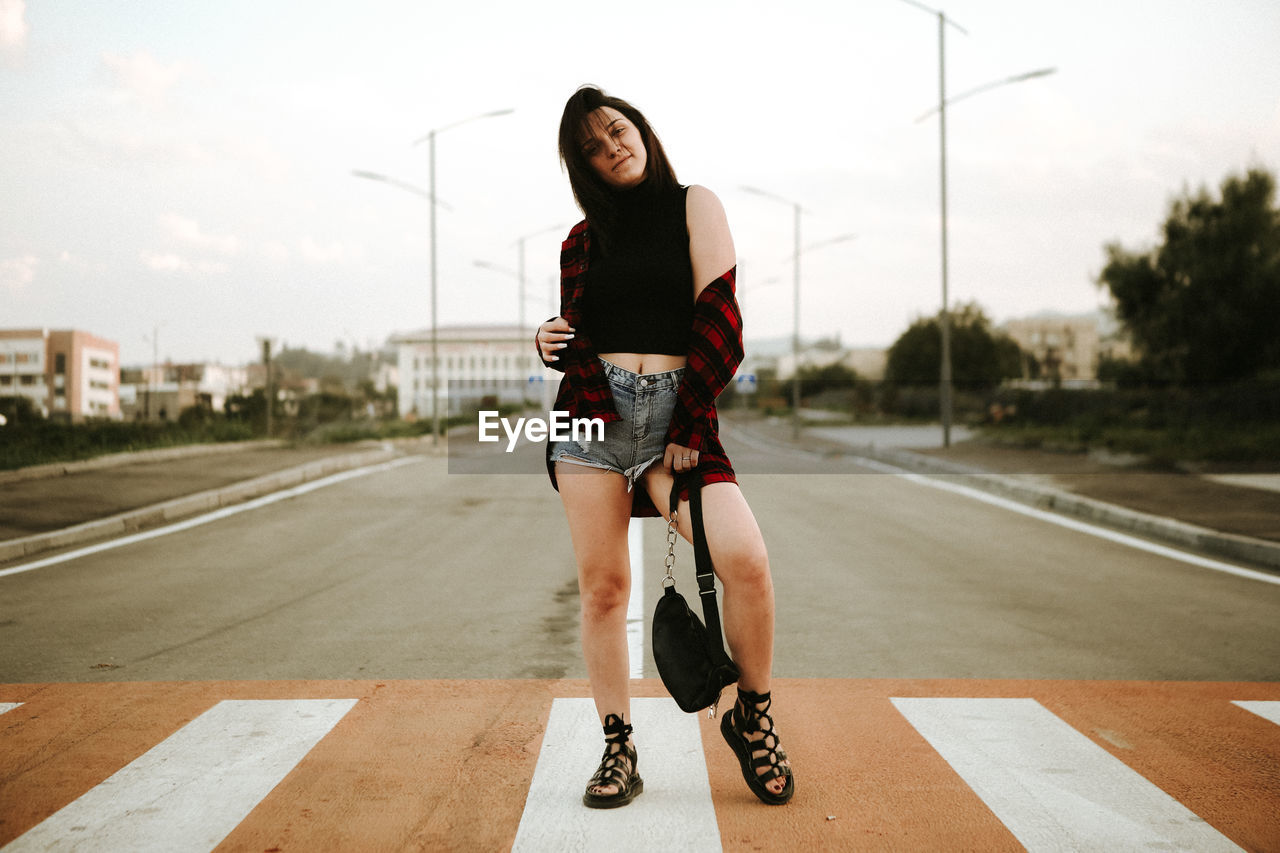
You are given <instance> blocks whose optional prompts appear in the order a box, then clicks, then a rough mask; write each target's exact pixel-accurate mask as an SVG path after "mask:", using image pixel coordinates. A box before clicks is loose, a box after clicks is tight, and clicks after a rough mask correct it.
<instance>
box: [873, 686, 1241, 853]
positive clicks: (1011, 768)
mask: <svg viewBox="0 0 1280 853" xmlns="http://www.w3.org/2000/svg"><path fill="white" fill-rule="evenodd" d="M891 701H892V702H893V704H894V705H895V706H896V707H897V709H898V710H899V711H900V712H901V713H902V715H903V716H904V717H906V718H907V720H908V721H909V722H910V723H911V725H912V726H914V727H915V728H916V730H917V731H919V732H920V734H921V735H923V736H924V738H925V739H926V740H928V741H929V743H930V744H931V745H932V746H933V748H934V749H935V750H937V751H938V753H939V754H940V755H941V756H942V757H943V758H944V759H946V760H947V762H948V763H949V764H950V765H951V766H952V767H953V768H954V769H955V771H956V772H957V773H959V774H960V776H961V777H962V778H963V779H964V781H965V782H966V783H967V784H968V785H969V786H970V787H971V788H972V789H973V790H974V792H975V793H976V794H977V795H978V796H979V797H981V798H982V801H983V802H985V803H986V804H987V806H988V807H989V808H990V809H991V811H992V812H994V813H995V815H996V817H998V818H999V819H1000V820H1001V821H1002V822H1003V823H1004V824H1005V826H1007V827H1008V828H1009V831H1010V832H1012V833H1013V835H1014V836H1015V837H1016V838H1017V839H1018V841H1019V842H1021V843H1022V844H1023V846H1025V847H1026V848H1027V850H1029V851H1032V853H1038V851H1075V850H1109V851H1120V850H1195V851H1238V850H1240V848H1239V847H1237V846H1236V845H1235V844H1233V843H1232V842H1231V841H1230V840H1229V839H1227V838H1226V837H1225V836H1223V835H1222V834H1221V833H1219V832H1218V831H1217V830H1215V829H1214V828H1213V827H1211V826H1209V825H1208V824H1207V823H1205V822H1204V821H1203V820H1202V819H1201V818H1199V817H1197V816H1196V815H1195V814H1193V813H1192V812H1191V811H1190V810H1188V809H1187V808H1186V807H1185V806H1183V805H1182V804H1181V803H1179V802H1177V801H1176V800H1174V799H1173V798H1172V797H1170V796H1169V795H1168V794H1166V793H1165V792H1164V791H1162V790H1160V789H1159V788H1158V787H1156V786H1155V785H1153V784H1152V783H1151V782H1149V781H1147V780H1146V779H1144V778H1143V777H1142V776H1140V775H1139V774H1138V773H1137V772H1135V771H1134V770H1132V769H1131V768H1130V767H1129V766H1128V765H1126V764H1125V763H1124V762H1122V761H1120V760H1118V759H1116V758H1115V757H1114V756H1112V755H1111V754H1110V753H1108V752H1107V751H1106V750H1105V749H1103V748H1102V747H1100V746H1098V745H1097V744H1095V743H1094V742H1093V741H1091V740H1089V739H1088V738H1087V737H1085V736H1084V735H1083V734H1081V733H1080V732H1078V731H1076V730H1075V729H1073V728H1072V727H1071V726H1069V725H1068V724H1067V723H1065V722H1064V721H1062V720H1061V719H1060V718H1058V717H1057V716H1055V715H1054V714H1053V713H1051V712H1050V711H1049V710H1048V709H1047V708H1045V707H1044V706H1043V705H1041V704H1040V703H1039V702H1037V701H1035V700H1034V699H933V698H911V699H899V698H895V699H892V700H891Z"/></svg>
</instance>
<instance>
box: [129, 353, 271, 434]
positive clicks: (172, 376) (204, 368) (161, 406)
mask: <svg viewBox="0 0 1280 853" xmlns="http://www.w3.org/2000/svg"><path fill="white" fill-rule="evenodd" d="M248 390H249V379H248V369H247V368H244V367H227V366H225V365H221V364H204V363H195V364H156V365H151V366H149V367H134V368H127V369H125V370H123V371H121V384H120V409H121V413H122V414H123V417H124V419H125V420H131V421H132V420H137V421H176V420H177V419H178V416H179V415H181V414H182V413H183V412H184V411H185V410H187V409H190V408H193V407H200V408H203V409H205V410H207V411H210V412H216V413H218V414H221V413H223V412H224V411H225V406H226V402H227V398H228V397H229V396H232V395H235V394H245V393H248Z"/></svg>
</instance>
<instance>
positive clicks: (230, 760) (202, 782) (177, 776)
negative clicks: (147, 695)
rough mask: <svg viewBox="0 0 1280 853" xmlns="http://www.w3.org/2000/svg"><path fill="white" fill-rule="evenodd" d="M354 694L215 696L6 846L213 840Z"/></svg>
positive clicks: (66, 847)
mask: <svg viewBox="0 0 1280 853" xmlns="http://www.w3.org/2000/svg"><path fill="white" fill-rule="evenodd" d="M356 702H357V700H355V699H296V700H277V699H272V700H231V701H225V702H219V703H218V704H217V705H214V706H213V707H212V708H210V709H209V710H208V711H205V712H204V713H203V714H201V715H200V716H199V717H196V718H195V719H194V720H192V721H191V722H190V723H188V724H187V725H185V726H183V727H182V728H181V729H179V730H178V731H177V732H175V733H174V734H172V735H171V736H169V737H168V738H166V739H165V740H164V741H162V742H160V743H159V744H157V745H156V746H154V747H153V748H151V749H150V750H148V751H147V752H146V753H144V754H143V755H141V756H139V757H138V758H137V759H136V760H134V761H133V762H131V763H130V764H129V765H127V766H126V767H124V768H123V769H121V770H120V771H119V772H117V773H116V774H114V775H113V776H111V777H110V778H109V779H107V780H106V781H104V782H102V783H101V784H100V785H98V786H97V787H95V788H92V789H91V790H89V791H88V792H87V793H85V794H84V796H82V797H80V798H79V799H78V800H75V801H74V802H72V803H71V804H70V805H68V806H66V807H65V808H63V809H61V810H60V811H58V812H56V813H55V814H53V815H52V816H50V817H49V818H48V819H47V820H45V821H44V822H43V823H40V824H38V825H36V826H35V827H33V828H32V829H31V830H30V831H28V832H27V833H26V834H24V835H21V836H19V837H18V838H17V839H15V840H14V841H13V842H12V843H10V844H8V845H7V846H6V847H5V848H4V850H5V853H18V851H86V853H87V851H94V853H98V851H115V850H119V851H131V853H138V851H151V850H154V851H165V853H186V851H190V853H197V851H199V853H204V851H209V850H212V849H213V848H214V847H216V846H217V845H218V844H219V843H220V842H221V841H222V839H224V838H226V837H227V835H228V834H229V833H230V832H231V831H232V830H233V829H235V828H236V826H238V825H239V824H240V822H241V821H242V820H244V818H245V816H246V815H248V814H249V812H250V811H252V810H253V808H254V807H255V806H257V805H258V803H259V802H260V801H261V800H262V799H263V798H264V797H265V796H266V795H267V794H268V793H270V792H271V790H272V789H273V788H274V787H275V786H276V785H278V784H280V781H281V780H282V779H284V777H285V776H286V775H288V773H289V772H290V771H291V770H293V768H294V766H295V765H297V763H298V762H299V761H301V760H302V758H303V757H304V756H305V755H306V754H307V753H308V752H310V751H311V749H312V748H313V747H314V746H315V745H316V744H317V743H318V742H319V741H320V739H321V738H323V737H324V736H325V735H326V734H328V732H329V730H330V729H332V728H333V727H334V726H335V725H337V723H338V721H339V720H341V719H342V717H343V715H345V714H346V713H347V712H348V711H350V710H351V708H352V707H353V706H354V705H355V704H356Z"/></svg>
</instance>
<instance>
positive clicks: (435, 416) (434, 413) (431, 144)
mask: <svg viewBox="0 0 1280 853" xmlns="http://www.w3.org/2000/svg"><path fill="white" fill-rule="evenodd" d="M513 112H515V110H512V109H505V110H494V111H492V112H487V113H482V114H480V115H478V116H471V117H470V118H464V119H462V120H461V121H455V122H454V123H453V124H446V125H445V126H444V127H437V128H435V129H433V130H430V131H427V135H426V136H423V137H421V138H419V139H417V140H415V141H414V143H413V144H414V145H420V144H422V143H423V142H426V143H427V152H428V154H427V159H428V162H429V163H430V176H431V183H430V187H431V190H430V192H431V441H432V444H438V443H439V441H440V400H439V397H440V378H439V377H440V360H439V326H438V324H437V322H436V291H437V288H436V282H437V275H436V137H437V136H439V135H440V134H441V133H444V132H445V131H446V130H452V129H453V128H455V127H460V126H461V125H464V124H468V123H470V122H473V121H479V120H480V119H485V118H497V117H498V116H504V115H509V114H510V113H513Z"/></svg>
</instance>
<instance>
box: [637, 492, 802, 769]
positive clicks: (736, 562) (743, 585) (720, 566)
mask: <svg viewBox="0 0 1280 853" xmlns="http://www.w3.org/2000/svg"><path fill="white" fill-rule="evenodd" d="M671 484H672V477H671V473H670V472H669V471H666V470H656V471H653V472H652V473H650V474H648V475H647V476H646V478H645V486H646V487H647V488H648V490H649V495H650V497H651V498H652V499H653V502H654V504H655V505H657V507H658V508H659V509H660V510H661V511H662V514H663V516H664V517H666V516H667V510H668V508H669V506H670V495H671ZM702 518H703V527H704V529H705V530H706V534H707V550H709V551H710V552H711V561H712V563H713V564H714V565H715V570H716V577H718V578H720V582H721V583H722V584H723V585H724V607H723V608H721V609H722V618H721V621H722V623H723V624H724V635H725V640H726V641H727V642H728V644H729V653H730V655H731V656H732V657H733V660H734V663H736V664H737V665H738V669H739V670H740V671H741V673H742V677H741V678H740V679H739V681H738V686H739V687H741V688H742V689H743V690H746V691H749V692H752V693H768V692H769V690H770V686H771V683H772V679H773V634H774V603H773V576H772V574H771V573H770V571H769V554H768V551H767V550H766V548H765V545H764V537H763V536H762V535H761V534H760V527H759V526H758V525H757V524H756V519H755V516H754V515H753V514H752V512H751V508H750V507H749V506H748V505H747V501H746V498H744V497H743V495H742V490H741V489H739V488H738V486H737V484H736V483H709V484H708V485H706V486H704V487H703V488H702ZM677 527H678V528H679V531H680V534H681V535H682V536H683V537H684V538H685V539H687V540H689V541H692V538H693V537H692V532H691V531H692V522H691V521H690V518H689V502H688V501H681V502H680V506H679V508H678V514H677ZM761 737H763V735H762V736H761ZM785 784H786V782H785V780H783V779H781V778H779V779H773V780H771V781H770V782H769V783H768V784H767V786H766V787H768V788H769V789H770V790H772V791H773V792H774V793H775V794H776V793H781V791H782V789H783V786H784V785H785Z"/></svg>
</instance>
